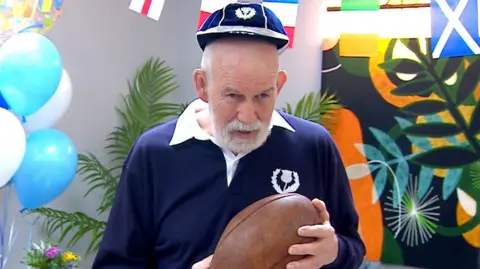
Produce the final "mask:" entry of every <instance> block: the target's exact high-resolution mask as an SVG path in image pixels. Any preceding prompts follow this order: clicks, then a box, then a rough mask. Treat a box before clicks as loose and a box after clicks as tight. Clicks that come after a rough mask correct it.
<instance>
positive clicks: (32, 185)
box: [12, 129, 78, 210]
mask: <svg viewBox="0 0 480 269" xmlns="http://www.w3.org/2000/svg"><path fill="white" fill-rule="evenodd" d="M77 165H78V156H77V150H76V148H75V145H74V144H73V142H72V140H71V139H70V138H69V137H68V136H67V135H65V134H64V133H62V132H60V131H58V130H56V129H41V130H38V131H35V132H32V133H30V134H28V135H27V148H26V152H25V156H24V158H23V161H22V164H21V165H20V167H19V169H18V170H17V172H16V173H15V175H14V176H13V178H12V181H13V185H14V187H15V192H16V194H17V197H18V199H19V201H20V204H21V205H22V206H23V207H24V209H27V210H28V209H35V208H38V207H41V206H44V205H45V204H47V203H50V202H51V201H53V200H55V199H56V198H57V197H58V196H60V195H61V194H62V193H63V192H64V191H65V190H66V189H67V188H68V187H69V186H70V184H71V182H72V181H73V179H74V177H75V174H76V171H77Z"/></svg>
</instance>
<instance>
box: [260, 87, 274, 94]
mask: <svg viewBox="0 0 480 269" xmlns="http://www.w3.org/2000/svg"><path fill="white" fill-rule="evenodd" d="M273 91H275V88H274V87H271V88H269V89H267V90H264V91H263V92H262V93H268V92H273Z"/></svg>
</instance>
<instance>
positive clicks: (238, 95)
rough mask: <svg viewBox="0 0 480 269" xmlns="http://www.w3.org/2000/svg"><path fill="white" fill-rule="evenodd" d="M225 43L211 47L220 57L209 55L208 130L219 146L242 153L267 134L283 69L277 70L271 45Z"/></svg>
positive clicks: (262, 140)
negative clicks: (209, 125) (210, 127)
mask: <svg viewBox="0 0 480 269" xmlns="http://www.w3.org/2000/svg"><path fill="white" fill-rule="evenodd" d="M227 45H230V47H229V48H228V49H226V50H224V49H222V48H220V49H218V51H216V50H215V51H214V52H215V53H217V52H218V56H220V55H221V56H222V57H216V56H217V54H215V56H213V57H212V61H211V63H210V65H211V66H210V70H209V71H210V72H209V74H207V77H208V79H207V83H206V87H205V88H206V93H207V101H208V103H209V109H210V116H211V125H212V132H213V136H214V138H215V140H216V142H217V143H218V144H219V145H220V146H221V147H222V148H225V149H228V150H230V151H233V152H235V153H246V152H249V151H251V150H254V149H256V148H258V147H260V146H261V145H262V144H263V143H264V142H265V141H266V139H267V137H268V135H269V134H270V120H271V118H272V113H273V111H274V109H275V100H276V98H277V95H278V91H279V88H280V87H281V86H282V85H279V81H278V78H279V76H280V77H282V75H283V73H281V75H279V74H278V59H277V57H278V56H277V53H276V49H275V48H274V47H271V46H270V45H267V44H263V43H240V44H235V43H232V44H230V43H229V44H227ZM239 45H240V46H239ZM212 49H216V48H212ZM222 52H226V53H225V54H221V53H222ZM282 84H283V83H282Z"/></svg>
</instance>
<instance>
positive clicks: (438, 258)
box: [322, 39, 480, 269]
mask: <svg viewBox="0 0 480 269" xmlns="http://www.w3.org/2000/svg"><path fill="white" fill-rule="evenodd" d="M323 46H324V47H323V50H324V56H323V57H324V58H323V68H322V69H323V71H322V90H324V91H331V92H333V93H336V94H337V96H338V97H339V98H340V102H341V103H342V104H343V105H344V106H345V108H344V109H342V110H341V111H340V112H339V113H338V122H337V125H336V126H335V130H334V134H333V135H334V139H335V141H336V143H337V145H338V147H339V149H340V151H341V154H342V158H343V161H344V162H345V166H346V169H347V173H348V176H349V179H350V185H351V187H352V191H353V196H354V200H355V204H356V208H357V210H358V212H359V215H360V228H359V230H360V234H361V236H362V238H363V240H364V242H365V244H366V246H367V255H366V259H367V260H369V261H374V262H375V261H380V262H382V263H384V264H396V265H406V266H414V267H420V268H429V269H432V268H433V269H437V268H445V269H447V268H448V269H451V268H464V269H469V268H471V269H473V268H478V258H479V253H480V208H479V204H480V203H479V201H480V103H479V98H480V84H479V81H480V56H468V57H454V58H442V59H434V58H433V57H432V51H431V46H430V39H382V40H380V41H379V43H378V46H377V47H378V48H377V54H376V55H375V56H372V57H368V58H367V57H365V58H360V57H359V58H355V57H340V56H339V53H338V51H339V48H338V47H339V45H338V40H325V42H324V45H323Z"/></svg>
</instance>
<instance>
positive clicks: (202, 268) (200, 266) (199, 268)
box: [192, 255, 213, 269]
mask: <svg viewBox="0 0 480 269" xmlns="http://www.w3.org/2000/svg"><path fill="white" fill-rule="evenodd" d="M212 258H213V255H210V256H208V257H207V258H205V259H203V260H201V261H199V262H197V263H196V264H194V265H193V266H192V269H208V268H210V263H211V262H212Z"/></svg>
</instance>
